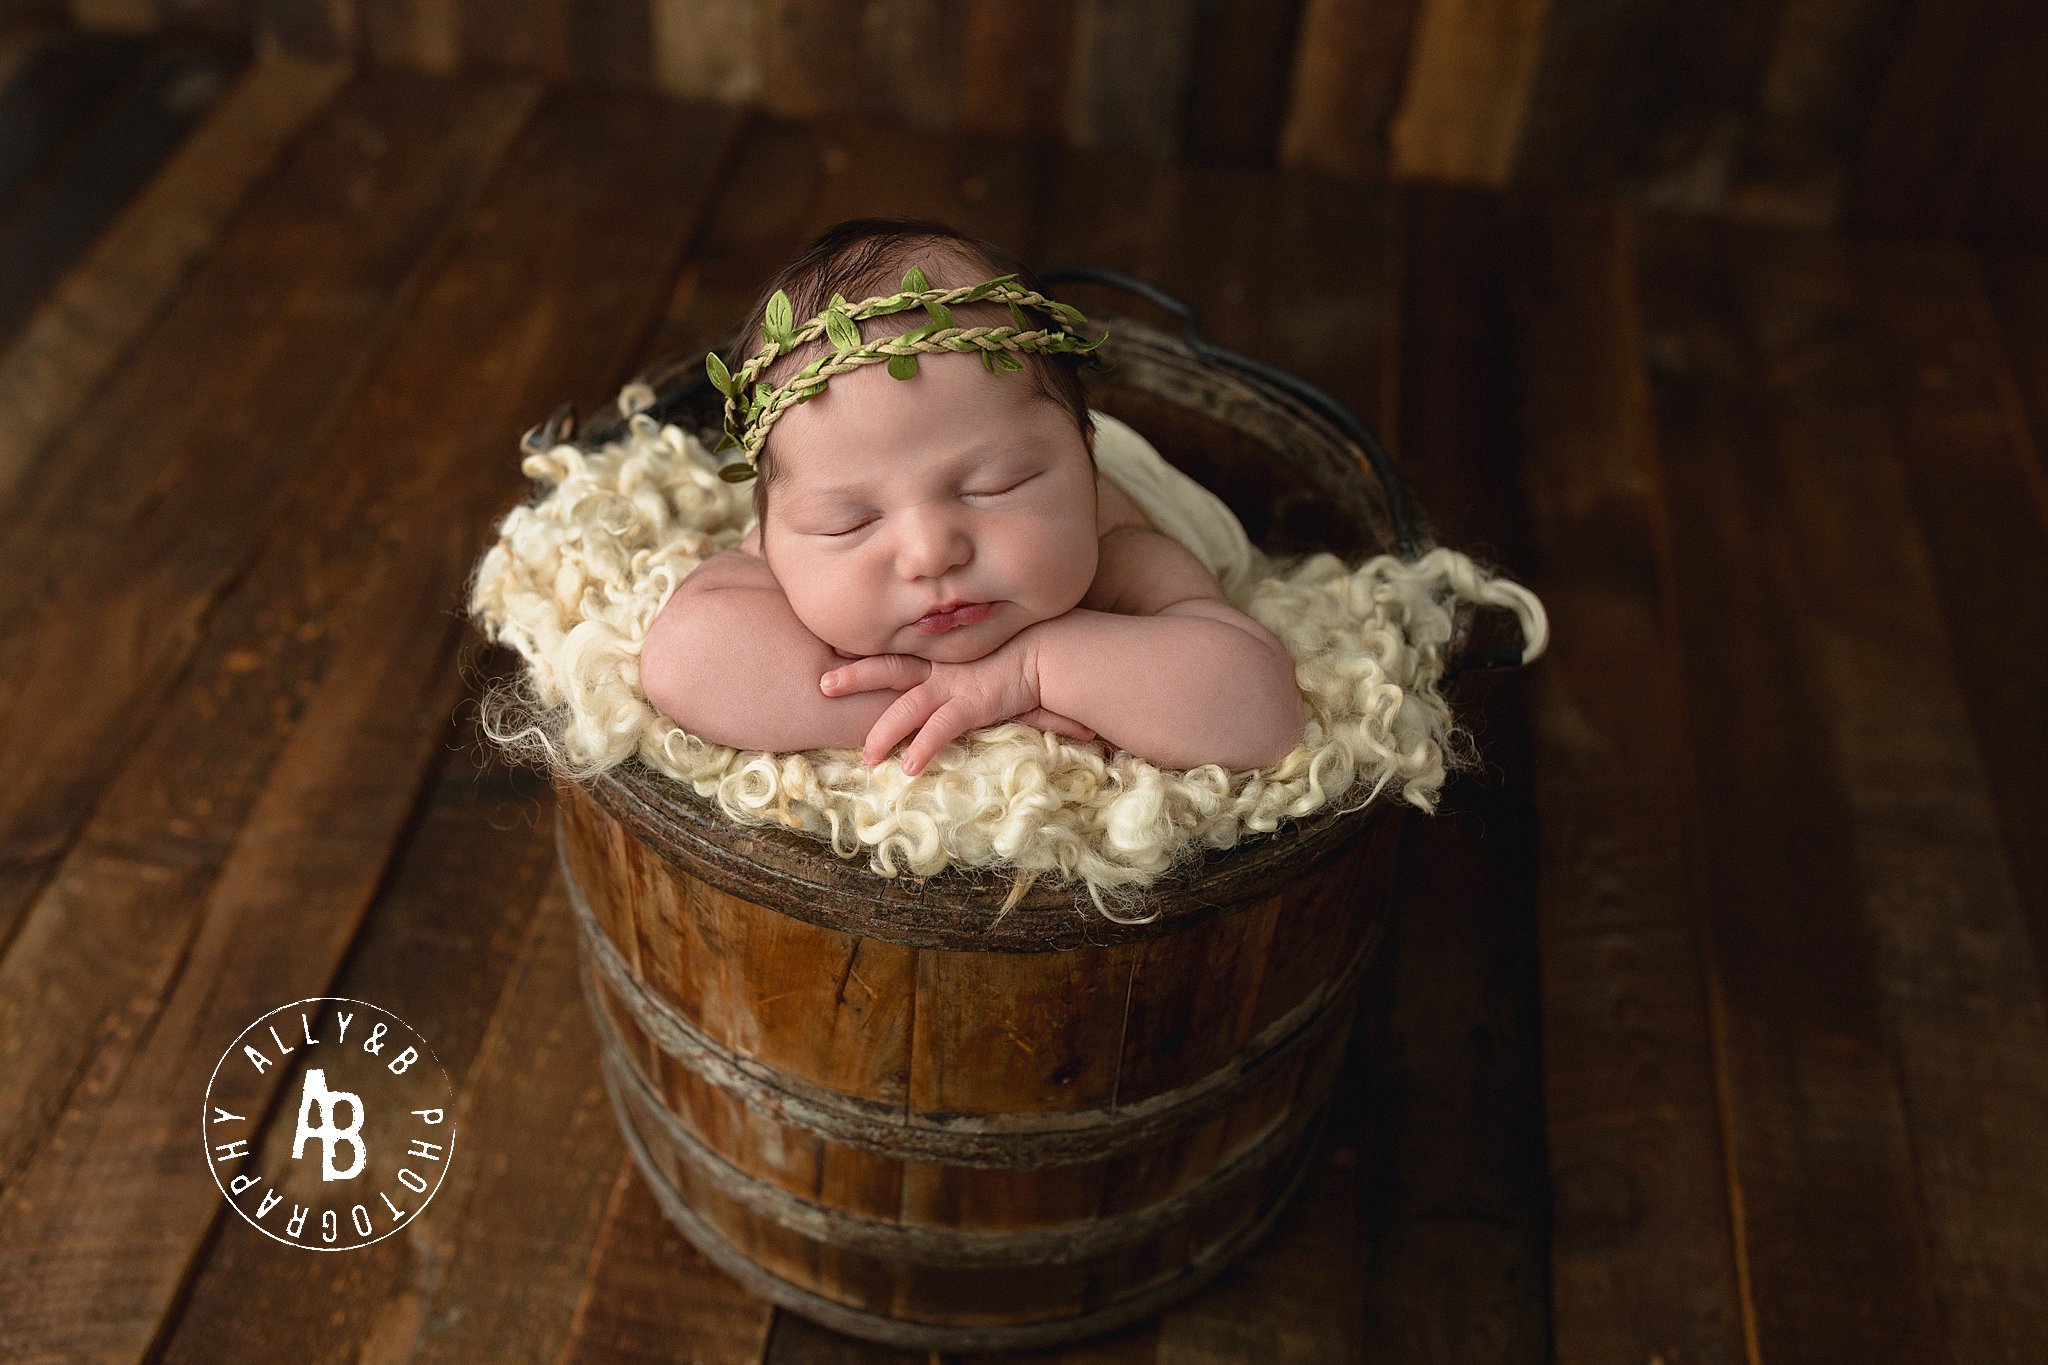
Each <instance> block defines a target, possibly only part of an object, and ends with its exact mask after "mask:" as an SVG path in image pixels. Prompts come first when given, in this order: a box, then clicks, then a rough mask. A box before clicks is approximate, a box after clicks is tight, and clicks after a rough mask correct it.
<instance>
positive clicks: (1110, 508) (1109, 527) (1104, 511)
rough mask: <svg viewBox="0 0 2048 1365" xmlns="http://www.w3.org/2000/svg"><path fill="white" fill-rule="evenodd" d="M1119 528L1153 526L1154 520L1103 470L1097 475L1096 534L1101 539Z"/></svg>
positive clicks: (1155, 528)
mask: <svg viewBox="0 0 2048 1365" xmlns="http://www.w3.org/2000/svg"><path fill="white" fill-rule="evenodd" d="M1119 526H1145V527H1151V529H1154V530H1157V529H1158V528H1157V527H1153V526H1152V519H1151V518H1150V517H1148V516H1146V515H1145V509H1144V508H1142V507H1140V506H1138V504H1137V503H1135V502H1133V501H1132V500H1131V495H1130V494H1128V493H1126V492H1124V490H1123V489H1122V488H1120V487H1118V486H1117V481H1116V480H1115V479H1112V478H1110V477H1109V475H1107V474H1104V473H1103V472H1102V471H1101V470H1097V471H1096V473H1095V534H1096V537H1097V538H1098V539H1099V538H1101V537H1103V536H1106V535H1108V534H1109V533H1110V532H1111V531H1114V530H1116V529H1117V528H1118V527H1119Z"/></svg>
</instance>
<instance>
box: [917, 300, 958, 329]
mask: <svg viewBox="0 0 2048 1365" xmlns="http://www.w3.org/2000/svg"><path fill="white" fill-rule="evenodd" d="M924 311H925V312H927V313H930V314H931V315H932V330H934V331H938V330H940V329H943V328H946V327H951V326H952V325H953V310H952V309H950V308H948V307H946V305H945V304H943V303H928V304H926V305H925V306H924Z"/></svg>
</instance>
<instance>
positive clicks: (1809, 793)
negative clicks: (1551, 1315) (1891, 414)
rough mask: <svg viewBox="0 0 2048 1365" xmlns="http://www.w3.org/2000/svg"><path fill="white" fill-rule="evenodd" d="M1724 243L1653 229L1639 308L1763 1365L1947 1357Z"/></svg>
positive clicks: (1777, 482)
mask: <svg viewBox="0 0 2048 1365" xmlns="http://www.w3.org/2000/svg"><path fill="white" fill-rule="evenodd" d="M1725 236H1726V234H1725V233H1724V232H1722V231H1717V230H1715V229H1713V228H1712V227H1710V226H1709V225H1706V224H1704V223H1700V222H1696V221H1695V222H1688V221H1685V220H1681V219H1677V218H1667V217H1663V216H1656V217H1651V218H1647V219H1645V221H1644V231H1643V235H1642V239H1641V240H1642V276H1641V297H1642V300H1643V319H1644V321H1643V337H1644V345H1645V350H1646V359H1647V365H1648V368H1649V372H1650V374H1651V376H1652V380H1653V384H1652V398H1653V403H1654V410H1655V415H1656V425H1657V441H1656V448H1657V454H1658V456H1659V480H1658V484H1657V489H1658V493H1659V496H1660V497H1661V499H1662V501H1663V503H1664V520H1665V524H1666V525H1667V526H1668V527H1669V529H1670V535H1671V560H1670V563H1671V572H1670V577H1669V579H1668V581H1667V589H1668V592H1669V595H1670V603H1671V605H1670V608H1669V609H1670V611H1671V613H1672V616H1671V621H1672V626H1673V629H1674V630H1675V632H1676V634H1677V637H1678V639H1679V642H1680V662H1681V666H1682V686H1683V691H1684V695H1685V697H1686V698H1687V716H1686V721H1687V726H1688V730H1689V739H1690V743H1691V748H1692V752H1693V756H1694V767H1695V777H1694V785H1693V789H1692V792H1693V795H1694V798H1695V799H1696V800H1697V802H1698V806H1699V816H1700V820H1701V826H1700V828H1701V834H1702V836H1703V837H1702V845H1703V847H1705V848H1706V849H1709V850H1711V851H1712V852H1711V856H1710V857H1709V858H1707V860H1706V862H1705V866H1704V868H1703V875H1704V882H1705V892H1706V895H1707V897H1708V922H1709V933H1708V937H1707V943H1708V947H1709V951H1710V958H1709V983H1710V984H1709V989H1710V991H1711V992H1713V994H1714V997H1715V998H1716V999H1718V1001H1719V1002H1720V1006H1721V1016H1720V1029H1721V1048H1722V1051H1721V1063H1722V1066H1723V1068H1724V1074H1723V1078H1722V1094H1723V1097H1724V1098H1723V1103H1724V1105H1725V1106H1726V1119H1725V1122H1726V1123H1727V1125H1728V1133H1729V1140H1728V1148H1727V1158H1728V1161H1729V1165H1730V1171H1731V1189H1732V1190H1733V1192H1734V1195H1735V1198H1736V1210H1737V1218H1738V1223H1737V1226H1738V1229H1739V1231H1738V1235H1739V1237H1740V1238H1741V1242H1740V1246H1739V1251H1740V1254H1741V1255H1742V1256H1743V1258H1744V1259H1743V1265H1744V1268H1745V1272H1746V1275H1747V1280H1748V1284H1749V1286H1750V1292H1751V1295H1752V1301H1753V1303H1754V1312H1755V1323H1756V1328H1755V1331H1756V1342H1757V1347H1758V1350H1759V1352H1760V1355H1761V1358H1763V1359H1765V1360H1772V1359H1787V1360H1799V1359H1817V1358H1823V1357H1826V1358H1847V1359H1858V1358H1869V1359H1877V1358H1882V1359H1885V1360H1891V1361H1899V1362H1902V1365H1904V1363H1905V1362H1913V1361H1922V1360H1941V1359H1948V1358H1949V1355H1948V1351H1947V1349H1946V1343H1945V1341H1944V1336H1943V1329H1942V1325H1941V1309H1940V1306H1939V1303H1938V1302H1937V1298H1936V1293H1935V1288H1934V1286H1935V1284H1936V1276H1935V1266H1934V1263H1933V1259H1932V1257H1933V1253H1932V1250H1931V1248H1930V1246H1929V1239H1930V1235H1931V1230H1930V1228H1929V1226H1928V1219H1927V1209H1926V1206H1925V1204H1924V1203H1923V1202H1922V1197H1921V1191H1920V1188H1919V1181H1918V1178H1917V1176H1916V1174H1915V1169H1914V1167H1915V1153H1914V1150H1913V1141H1912V1135H1911V1130H1910V1124H1909V1120H1908V1116H1907V1113H1906V1102H1905V1099H1904V1097H1903V1096H1902V1094H1901V1093H1900V1080H1899V1073H1898V1070H1897V1058H1896V1057H1895V1056H1894V1053H1893V1046H1892V1040H1891V1038H1890V1036H1889V1031H1888V1029H1887V1026H1886V1019H1885V1008H1884V998H1883V996H1884V991H1883V987H1882V986H1881V984H1880V980H1879V977H1878V967H1877V952H1878V949H1877V945H1876V944H1875V943H1874V942H1873V933H1872V928H1871V926H1870V924H1869V922H1868V921H1867V919H1866V918H1865V916H1864V913H1863V903H1864V897H1865V895H1866V894H1867V890H1868V888H1867V885H1866V883H1865V881H1864V879H1863V874H1862V870H1861V869H1859V867H1858V866H1857V856H1856V849H1855V838H1856V824H1855V821H1856V816H1855V813H1854V811H1853V808H1852V806H1851V800H1852V798H1851V795H1850V793H1849V792H1848V791H1847V790H1846V778H1845V775H1844V771H1843V766H1842V764H1843V760H1842V758H1841V756H1840V755H1839V754H1838V752H1837V750H1836V745H1835V736H1834V734H1833V733H1832V732H1831V728H1830V721H1829V719H1828V716H1827V714H1826V713H1827V711H1828V709H1829V707H1830V706H1831V705H1832V704H1833V699H1832V698H1831V696H1830V695H1829V693H1828V692H1827V691H1825V690H1824V687H1823V680H1822V679H1820V678H1817V677H1815V676H1814V674H1813V673H1812V672H1810V671H1809V670H1808V669H1806V668H1804V667H1801V666H1800V665H1801V661H1802V659H1803V657H1804V648H1805V645H1804V638H1803V635H1802V626H1803V625H1804V624H1806V623H1807V622H1809V621H1810V617H1809V616H1808V611H1809V608H1807V607H1806V606H1805V605H1804V604H1803V601H1802V599H1803V598H1805V596H1806V595H1807V594H1809V593H1810V592H1811V591H1812V588H1811V586H1810V585H1809V584H1808V583H1807V582H1806V581H1805V577H1804V575H1803V574H1802V573H1800V572H1799V570H1798V569H1797V568H1796V566H1795V557H1796V556H1797V555H1798V554H1799V549H1798V541H1799V537H1798V535H1797V533H1796V532H1795V530H1794V528H1793V526H1792V525H1790V524H1788V520H1787V519H1788V517H1789V516H1790V515H1791V514H1790V512H1789V511H1788V508H1787V495H1788V490H1787V488H1786V486H1785V485H1786V480H1787V479H1788V477H1790V476H1789V475H1788V473H1787V471H1786V468H1785V466H1786V464H1787V463H1788V461H1787V460H1786V458H1785V457H1784V456H1782V455H1781V454H1780V453H1779V451H1778V449H1777V448H1776V447H1775V446H1774V435H1775V433H1774V429H1773V428H1774V424H1773V416H1774V414H1773V412H1772V409H1771V404H1770V401H1769V399H1768V397H1767V395H1766V392H1765V389H1766V385H1767V382H1768V377H1767V375H1766V374H1765V373H1764V371H1763V362H1762V361H1761V359H1760V358H1759V357H1758V356H1757V354H1756V352H1755V350H1754V349H1753V347H1754V345H1755V344H1756V343H1755V340H1754V337H1753V335H1752V331H1751V328H1752V325H1753V324H1752V322H1751V320H1750V319H1749V318H1747V317H1745V316H1744V315H1743V314H1742V312H1741V311H1740V310H1739V309H1738V308H1737V307H1736V305H1735V299H1736V297H1737V295H1736V281H1735V279H1734V277H1733V274H1732V272H1731V270H1730V268H1729V266H1728V263H1727V260H1726V256H1727V248H1726V245H1725ZM1846 401H1849V402H1852V403H1854V402H1861V403H1863V404H1865V405H1866V408H1867V410H1869V411H1873V412H1875V411H1877V410H1879V409H1880V408H1881V402H1880V401H1879V400H1878V399H1877V398H1876V396H1875V395H1874V394H1868V393H1864V394H1861V395H1856V396H1852V397H1850V398H1849V399H1847V400H1846ZM1859 453H1860V452H1859Z"/></svg>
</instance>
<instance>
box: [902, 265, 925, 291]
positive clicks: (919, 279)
mask: <svg viewBox="0 0 2048 1365" xmlns="http://www.w3.org/2000/svg"><path fill="white" fill-rule="evenodd" d="M931 287H932V282H931V281H930V280H928V279H926V278H925V277H924V269H923V267H921V266H915V265H914V266H912V267H910V269H908V270H906V271H904V272H903V292H904V293H906V294H921V293H923V292H924V291H925V290H927V289H929V288H931Z"/></svg>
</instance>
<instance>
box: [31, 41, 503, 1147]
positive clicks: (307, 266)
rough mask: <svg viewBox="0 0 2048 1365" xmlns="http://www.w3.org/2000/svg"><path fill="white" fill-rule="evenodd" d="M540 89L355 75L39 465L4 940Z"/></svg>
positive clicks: (149, 714) (35, 479)
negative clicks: (56, 720)
mask: <svg viewBox="0 0 2048 1365" xmlns="http://www.w3.org/2000/svg"><path fill="white" fill-rule="evenodd" d="M530 100H531V93H530V91H528V90H524V89H518V88H501V89H493V90H488V91H478V90H476V89H475V88H473V87H459V88H449V87H436V86H432V85H429V84H426V83H423V82H420V81H418V80H416V79H412V78H388V77H378V78H373V79H371V80H368V81H365V82H364V83H363V84H361V85H359V86H357V87H355V88H354V89H352V90H351V92H350V93H349V96H348V97H346V98H345V100H344V101H343V102H342V103H341V104H339V105H337V106H336V107H335V109H334V110H333V111H332V114H331V116H330V117H328V118H326V119H324V120H323V121H322V123H321V125H320V127H319V131H318V135H317V136H316V137H314V138H313V139H311V140H309V141H308V142H307V143H306V144H305V145H304V146H303V147H302V148H301V149H300V151H299V154H298V155H297V156H295V157H294V158H293V162H292V164H291V165H290V166H289V167H288V168H287V169H286V171H285V173H284V174H283V176H282V177H281V178H280V180H279V181H278V182H277V183H276V184H275V185H273V186H272V187H271V190H270V192H269V193H267V194H265V195H264V196H263V198H262V200H261V201H260V203H259V204H258V205H257V206H255V207H254V209H253V210H252V212H251V213H250V214H249V215H248V216H247V217H245V218H244V219H243V220H242V221H241V222H240V223H239V224H238V225H237V227H236V229H235V231H234V232H233V233H231V234H230V236H229V238H228V240H227V241H226V242H225V243H224V244H223V245H222V248H221V250H220V251H219V252H218V253H216V255H215V256H214V257H213V258H212V259H211V260H209V262H208V264H207V268H206V269H205V270H203V271H202V272H201V274H200V276H199V277H198V279H197V280H195V281H194V283H193V284H192V285H191V286H190V287H189V288H187V289H186V290H185V291H184V293H183V294H182V295H181V296H180V298H179V300H178V303H177V306H176V307H175V308H174V309H173V310H172V312H171V313H170V315H169V316H168V317H166V319H165V320H164V322H163V324H162V325H161V326H159V327H158V328H157V329H156V330H155V331H154V333H152V335H151V337H150V340H149V343H148V345H147V346H146V347H145V348H144V349H143V350H142V351H141V352H139V353H138V354H137V355H136V356H135V357H134V358H133V360H132V361H131V363H130V364H129V365H128V366H127V368H126V369H124V370H123V371H122V373H121V374H120V376H119V377H118V378H117V379H116V381H115V382H114V383H113V384H112V385H111V386H110V387H109V388H108V389H107V390H106V391H105V393H104V394H103V395H102V396H101V397H100V398H99V399H98V401H97V402H96V403H95V404H94V406H93V407H92V408H91V410H90V412H89V415H88V416H87V418H86V420H85V421H84V422H83V423H81V424H80V425H78V426H77V427H75V428H73V429H72V430H71V431H70V432H69V433H68V434H67V435H66V437H65V439H64V440H63V441H62V442H61V443H60V444H59V445H57V446H54V447H52V448H51V450H50V453H49V455H48V456H47V458H45V459H44V460H43V461H42V463H40V464H39V465H37V466H36V467H35V468H34V469H33V471H32V475H33V478H32V481H31V482H30V483H29V484H28V485H26V487H25V492H24V495H23V497H22V498H21V500H20V510H19V513H18V514H17V515H16V516H14V517H13V518H11V519H9V520H7V521H5V522H0V556H4V557H6V558H7V559H8V560H9V561H10V562H14V563H19V564H23V565H32V566H34V567H33V571H32V572H27V573H23V574H20V575H18V576H15V577H13V578H10V579H9V581H8V582H7V583H6V584H5V587H4V588H0V704H4V705H5V706H6V707H7V708H9V711H8V715H9V719H8V720H7V722H6V723H5V724H4V727H0V770H5V771H9V772H13V773H17V774H21V775H22V780H19V781H16V782H12V783H9V784H8V786H7V788H6V789H5V791H4V792H0V843H4V844H5V845H6V846H7V847H8V848H9V849H10V852H11V857H10V859H9V860H8V861H7V862H6V863H4V864H0V939H4V938H5V937H7V936H8V935H10V934H11V932H12V930H13V928H14V926H15V925H16V924H18V923H19V921H20V917H21V915H22V914H23V912H24V910H25V908H26V906H27V904H28V903H29V901H30V899H31V898H32V897H33V896H34V895H35V894H36V893H37V891H38V889H39V888H40V887H41V886H42V885H43V882H44V880H45V879H46V878H47V877H48V875H49V873H50V869H51V868H52V867H54V866H55V863H56V860H57V859H58V858H59V857H60V856H62V854H63V852H64V850H65V848H66V847H68V845H69V843H70V841H71V838H72V836H73V834H74V832H75V831H76V829H77V826H78V822H79V820H80V819H81V818H82V817H83V815H84V813H85V811H86V810H87V809H88V808H89V806H90V804H91V802H92V800H93V799H94V797H95V796H96V794H97V793H98V792H99V790H100V788H101V785H102V784H103V783H104V781H105V780H106V777H107V774H108V773H110V772H111V771H113V770H114V768H115V767H116V766H117V765H118V764H119V763H120V762H121V761H122V759H123V757H124V755H125V754H126V751H127V750H128V749H129V747H130V746H131V745H132V744H133V743H134V741H135V739H136V737H137V736H138V735H140V734H142V733H145V732H146V726H147V723H148V722H149V720H150V718H151V717H152V715H153V714H154V713H155V710H156V708H157V706H159V705H160V704H161V701H162V698H163V696H164V693H165V691H166V690H167V689H168V688H169V687H170V686H171V685H172V684H173V682H174V681H175V680H176V678H177V676H178V670H179V669H180V668H181V667H182V666H183V662H184V660H186V659H187V658H189V657H190V655H191V652H192V650H193V648H194V646H195V644H196V643H197V640H198V638H199V636H200V634H201V633H202V626H203V623H204V622H205V620H206V618H207V616H208V615H209V614H210V613H211V612H212V611H213V609H214V605H215V603H216V602H217V601H218V600H219V598H220V595H221V593H222V592H223V591H224V590H225V589H226V588H227V587H229V586H230V585H231V583H232V581H233V578H234V575H235V573H236V572H237V570H238V569H240V568H241V566H242V565H244V564H245V563H246V562H247V560H248V558H249V555H250V554H251V553H252V552H253V551H254V550H255V548H256V547H257V544H258V541H259V537H260V536H261V534H262V532H263V530H264V528H265V527H266V526H267V525H268V524H269V522H270V514H271V513H272V512H273V511H274V510H275V509H276V508H277V507H278V506H279V505H280V502H281V500H282V497H283V495H284V490H285V489H286V488H287V487H288V486H289V483H290V476H291V474H292V471H293V470H294V469H296V468H298V467H299V466H300V465H302V464H303V462H304V461H305V460H306V459H307V458H308V457H309V456H310V455H311V454H312V453H313V451H314V450H315V449H317V448H318V447H319V445H320V443H321V441H322V440H323V439H324V438H325V437H326V436H327V435H328V434H330V433H331V431H332V424H333V422H334V420H335V418H336V417H337V416H338V412H337V409H338V408H339V407H340V406H341V404H342V403H343V402H344V401H345V400H346V398H347V396H348V395H349V393H350V392H351V390H352V388H353V386H354V383H355V381H356V379H357V378H358V377H359V376H360V374H361V373H362V371H363V370H364V369H365V368H366V367H367V366H368V365H369V364H371V363H372V362H373V361H374V360H375V359H376V357H377V355H378V353H379V351H380V349H381V347H382V343H383V341H384V338H385V334H386V330H387V329H388V328H389V327H390V326H391V325H392V323H393V321H394V319H395V318H396V317H397V316H399V315H400V313H401V310H402V309H403V307H404V306H405V305H406V304H407V303H408V302H410V300H411V299H412V298H413V297H414V296H416V294H417V292H418V290H419V289H420V288H421V287H423V286H424V284H425V283H426V281H427V280H428V279H429V278H431V273H432V267H433V266H434V265H435V264H437V258H438V256H439V255H440V253H442V252H443V251H445V250H446V249H447V247H448V245H449V242H450V240H451V237H452V233H453V230H454V226H455V224H456V222H457V221H458V216H459V215H460V214H462V213H463V212H465V211H466V209H467V207H468V205H469V203H470V202H471V201H472V199H473V196H474V195H475V194H476V192H477V191H478V189H479V188H480V186H481V185H482V183H483V181H484V179H485V176H486V174H487V172H488V171H489V169H490V168H491V167H492V166H493V165H494V164H496V162H497V160H498V158H499V156H500V155H502V153H503V151H504V148H505V146H506V145H507V144H508V143H509V141H510V139H511V136H512V133H513V131H514V130H515V129H516V127H517V126H518V123H519V122H520V120H521V119H523V118H524V116H525V113H526V110H527V108H528V106H529V104H530ZM195 531H197V532H199V533H198V534H195ZM56 716H61V717H63V720H62V723H61V724H50V723H48V720H49V718H51V717H56ZM5 1149H6V1144H5V1143H4V1142H0V1153H4V1151H5ZM6 1166H7V1161H6V1160H5V1159H4V1157H0V1170H4V1169H6Z"/></svg>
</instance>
